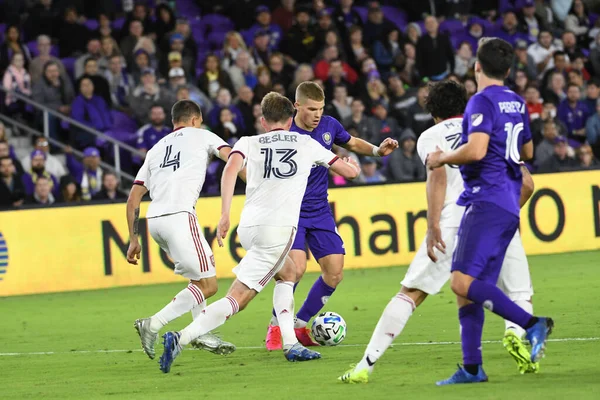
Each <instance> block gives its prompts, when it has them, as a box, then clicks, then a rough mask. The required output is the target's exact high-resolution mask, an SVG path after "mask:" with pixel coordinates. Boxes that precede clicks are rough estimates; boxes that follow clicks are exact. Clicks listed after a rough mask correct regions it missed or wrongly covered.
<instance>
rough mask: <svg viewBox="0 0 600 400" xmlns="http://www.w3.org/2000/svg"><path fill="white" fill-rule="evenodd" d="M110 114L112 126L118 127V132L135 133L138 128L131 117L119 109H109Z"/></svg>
mask: <svg viewBox="0 0 600 400" xmlns="http://www.w3.org/2000/svg"><path fill="white" fill-rule="evenodd" d="M110 114H111V116H112V119H113V128H118V129H119V131H120V132H129V133H135V132H136V131H137V130H138V125H137V123H136V122H135V120H134V119H133V118H131V117H130V116H129V115H127V114H125V113H122V112H120V111H116V110H111V111H110Z"/></svg>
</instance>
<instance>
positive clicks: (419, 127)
mask: <svg viewBox="0 0 600 400" xmlns="http://www.w3.org/2000/svg"><path fill="white" fill-rule="evenodd" d="M465 86H466V85H465ZM428 94H429V88H428V87H427V85H421V86H420V87H419V89H418V91H417V102H416V103H415V104H413V105H412V106H410V107H409V108H408V115H409V118H410V122H409V124H408V127H409V128H411V129H412V131H413V132H414V133H415V134H416V135H417V137H419V136H421V133H423V132H424V131H425V130H426V129H429V128H430V127H432V126H433V117H432V116H431V114H429V113H428V112H427V110H426V109H425V99H426V98H427V95H428Z"/></svg>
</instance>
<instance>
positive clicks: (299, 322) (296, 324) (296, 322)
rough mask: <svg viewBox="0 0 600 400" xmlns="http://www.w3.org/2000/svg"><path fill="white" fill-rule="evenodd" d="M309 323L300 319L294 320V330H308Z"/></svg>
mask: <svg viewBox="0 0 600 400" xmlns="http://www.w3.org/2000/svg"><path fill="white" fill-rule="evenodd" d="M306 325H308V322H307V321H304V320H301V319H299V318H298V317H296V318H294V328H306Z"/></svg>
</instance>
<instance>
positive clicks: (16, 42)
mask: <svg viewBox="0 0 600 400" xmlns="http://www.w3.org/2000/svg"><path fill="white" fill-rule="evenodd" d="M16 53H19V54H21V55H22V56H23V61H24V65H25V68H29V62H30V61H31V54H30V53H29V49H28V48H27V46H25V44H24V43H23V42H22V41H21V33H20V32H19V27H18V26H17V25H8V26H7V27H6V30H5V31H4V41H3V42H2V44H0V73H2V74H4V71H5V70H6V68H8V66H9V65H10V63H11V61H12V59H13V55H14V54H16Z"/></svg>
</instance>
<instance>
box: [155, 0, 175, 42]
mask: <svg viewBox="0 0 600 400" xmlns="http://www.w3.org/2000/svg"><path fill="white" fill-rule="evenodd" d="M154 13H155V15H156V16H157V18H156V23H155V24H154V33H155V34H156V43H160V42H161V41H162V40H163V38H164V37H165V36H166V35H167V34H168V33H169V32H171V31H173V30H174V29H175V13H174V12H173V10H172V9H171V7H169V5H168V4H165V3H162V4H159V5H158V6H156V10H155V12H154Z"/></svg>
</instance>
